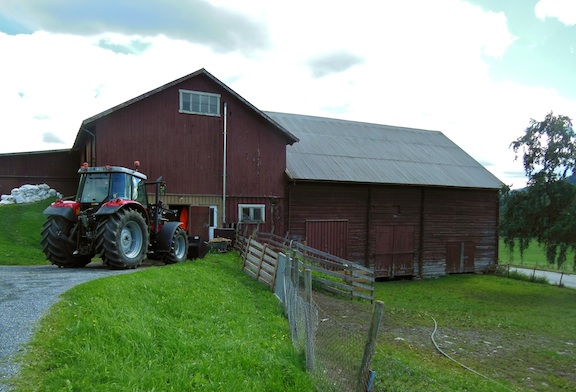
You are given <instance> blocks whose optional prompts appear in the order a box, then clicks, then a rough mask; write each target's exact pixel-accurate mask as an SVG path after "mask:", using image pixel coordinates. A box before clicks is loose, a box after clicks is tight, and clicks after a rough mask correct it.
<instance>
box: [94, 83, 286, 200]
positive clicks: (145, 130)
mask: <svg viewBox="0 0 576 392" xmlns="http://www.w3.org/2000/svg"><path fill="white" fill-rule="evenodd" d="M180 89H188V90H196V91H203V92H209V93H216V94H221V105H222V107H221V112H222V113H223V112H224V109H223V104H224V102H226V103H227V105H228V116H227V147H228V148H227V150H228V154H227V159H228V164H227V173H226V186H227V194H229V195H230V196H233V197H241V196H274V197H283V195H284V182H283V181H284V172H285V168H286V140H285V136H284V135H283V134H281V133H280V132H279V131H278V130H277V129H276V128H275V127H273V126H272V125H271V124H270V123H269V122H267V121H265V120H264V119H263V118H262V117H261V116H260V115H259V114H257V113H256V112H254V111H253V110H252V109H250V108H249V107H248V106H246V105H245V104H244V103H243V102H241V101H239V100H238V99H237V98H236V97H235V96H233V95H231V94H230V93H228V92H227V91H226V90H224V89H223V88H222V87H221V86H219V85H218V84H217V83H215V82H214V81H213V80H211V79H210V78H208V77H207V76H205V75H199V76H197V77H194V78H191V79H188V80H185V81H183V82H182V83H180V84H178V85H175V86H172V87H169V88H167V89H165V90H163V91H159V92H157V93H156V94H153V95H150V96H149V97H147V98H145V99H143V100H140V101H138V102H136V103H134V104H132V105H130V106H127V107H125V108H122V109H119V110H116V111H114V112H112V113H111V114H109V115H108V116H106V117H103V118H101V119H99V120H97V122H96V129H95V132H93V133H95V135H96V161H97V163H98V164H99V165H104V164H117V165H122V166H128V167H132V165H133V162H134V160H139V161H140V162H141V167H140V170H141V171H142V172H144V173H146V174H147V175H148V177H149V178H150V179H155V178H157V177H159V176H163V179H164V181H165V182H166V183H167V185H168V187H169V189H170V190H171V192H174V193H178V194H190V195H196V194H202V195H221V194H222V189H223V174H224V172H223V142H224V137H223V132H224V116H223V115H221V116H219V117H217V116H204V115H194V114H184V113H179V111H178V110H179V90H180Z"/></svg>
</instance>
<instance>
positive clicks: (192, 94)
mask: <svg viewBox="0 0 576 392" xmlns="http://www.w3.org/2000/svg"><path fill="white" fill-rule="evenodd" d="M180 113H189V114H204V115H207V116H220V95H219V94H212V93H204V92H200V91H190V90H180Z"/></svg>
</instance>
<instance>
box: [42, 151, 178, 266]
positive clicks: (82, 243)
mask: <svg viewBox="0 0 576 392" xmlns="http://www.w3.org/2000/svg"><path fill="white" fill-rule="evenodd" d="M135 163H136V164H137V166H138V165H139V163H138V162H137V161H136V162H135ZM78 173H80V184H79V186H78V193H77V195H76V199H75V200H74V201H71V200H57V201H55V202H54V203H52V204H51V205H50V206H49V207H48V208H46V209H45V210H44V215H47V219H46V222H45V223H44V226H43V227H42V240H41V241H42V249H43V251H44V253H45V254H46V258H47V259H48V260H49V261H50V262H52V264H55V265H57V266H59V267H64V268H74V267H84V266H85V265H86V264H88V263H90V261H91V260H92V258H93V257H94V256H95V255H96V254H99V255H100V258H101V259H102V261H103V262H104V264H106V265H107V266H108V267H109V268H115V269H128V268H136V267H138V266H139V265H140V264H141V263H142V261H143V260H144V259H145V258H146V257H149V258H151V259H155V260H163V261H164V262H165V263H166V264H172V263H178V262H180V261H183V260H185V259H186V257H187V254H188V235H187V233H186V231H185V230H184V229H183V228H182V223H181V222H179V221H178V213H177V211H173V210H170V209H166V208H164V207H163V204H162V202H161V201H160V200H159V197H160V191H161V188H163V187H164V186H165V185H164V183H163V182H162V177H160V178H159V179H158V180H156V181H155V182H152V183H147V182H146V179H147V177H146V176H145V175H144V174H142V173H140V172H138V171H137V170H131V169H127V168H125V167H119V166H103V167H88V165H87V164H84V165H83V166H82V167H81V168H80V170H79V171H78ZM146 185H154V186H155V201H154V203H149V201H148V196H147V193H146Z"/></svg>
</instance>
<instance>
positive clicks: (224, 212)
mask: <svg viewBox="0 0 576 392" xmlns="http://www.w3.org/2000/svg"><path fill="white" fill-rule="evenodd" d="M227 120H228V104H227V103H226V102H224V159H223V174H222V226H224V225H226V155H227V151H228V150H227V148H228V147H227V145H226V143H227V140H226V138H227V129H226V126H227V124H226V123H227Z"/></svg>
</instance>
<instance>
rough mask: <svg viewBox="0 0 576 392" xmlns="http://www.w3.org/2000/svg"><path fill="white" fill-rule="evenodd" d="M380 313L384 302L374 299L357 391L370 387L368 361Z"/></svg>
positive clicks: (372, 351) (380, 317) (374, 341)
mask: <svg viewBox="0 0 576 392" xmlns="http://www.w3.org/2000/svg"><path fill="white" fill-rule="evenodd" d="M382 313H384V302H382V301H376V303H375V304H374V310H373V311H372V322H371V323H370V331H369V332H368V340H367V341H366V346H364V356H363V357H362V365H361V366H360V373H359V374H358V392H366V391H368V390H369V387H371V386H369V385H368V384H369V382H368V381H370V362H371V361H372V356H373V355H374V349H375V347H376V338H377V337H378V327H379V326H380V321H381V320H382ZM370 389H371V388H370Z"/></svg>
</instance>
